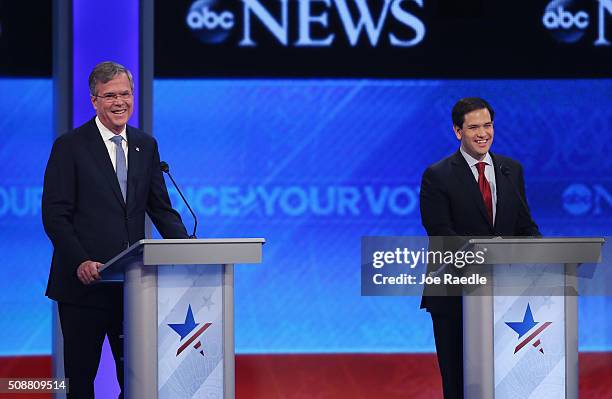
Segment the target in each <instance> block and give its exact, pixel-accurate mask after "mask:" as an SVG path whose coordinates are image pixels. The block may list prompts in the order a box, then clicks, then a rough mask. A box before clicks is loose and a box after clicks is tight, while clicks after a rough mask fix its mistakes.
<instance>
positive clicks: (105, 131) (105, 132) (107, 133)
mask: <svg viewBox="0 0 612 399" xmlns="http://www.w3.org/2000/svg"><path fill="white" fill-rule="evenodd" d="M96 125H97V126H98V130H99V131H100V134H101V135H102V140H104V141H105V142H106V141H109V140H110V139H112V138H113V137H115V136H116V134H115V133H113V132H112V131H111V130H110V129H109V128H107V127H106V126H104V125H103V124H102V122H100V118H98V117H97V116H96ZM119 135H120V136H121V137H123V139H124V140H125V142H126V143H127V134H126V126H124V127H123V130H122V131H121V133H119Z"/></svg>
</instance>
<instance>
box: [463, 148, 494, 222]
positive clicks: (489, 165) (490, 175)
mask: <svg viewBox="0 0 612 399" xmlns="http://www.w3.org/2000/svg"><path fill="white" fill-rule="evenodd" d="M459 151H461V155H463V158H465V161H466V162H467V163H468V165H469V166H470V170H471V171H472V174H473V175H474V179H476V182H478V168H476V164H477V163H478V162H484V163H485V164H486V165H485V170H484V174H485V177H486V178H487V180H488V181H489V186H491V197H492V199H493V223H495V214H496V213H497V184H495V170H494V168H493V158H491V154H489V153H488V152H487V155H485V157H484V159H483V160H482V161H479V160H477V159H476V158H474V157H472V156H471V155H470V154H468V153H467V152H465V151H464V150H463V148H459Z"/></svg>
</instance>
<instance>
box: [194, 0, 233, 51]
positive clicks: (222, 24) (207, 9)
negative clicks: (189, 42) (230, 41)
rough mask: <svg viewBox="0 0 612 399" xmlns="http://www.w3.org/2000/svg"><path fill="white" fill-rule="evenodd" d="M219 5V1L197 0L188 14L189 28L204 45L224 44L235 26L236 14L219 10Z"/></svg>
mask: <svg viewBox="0 0 612 399" xmlns="http://www.w3.org/2000/svg"><path fill="white" fill-rule="evenodd" d="M218 3H219V1H218V0H197V1H195V2H194V3H193V4H192V5H191V7H190V8H189V12H187V17H186V22H187V26H188V27H189V29H190V30H191V31H192V32H193V34H194V35H195V36H196V37H197V38H198V39H200V40H201V41H203V42H204V43H213V44H214V43H221V42H223V41H224V40H225V39H227V37H228V36H229V34H230V32H231V30H232V28H233V27H234V25H235V21H234V14H233V13H232V12H231V11H228V10H222V9H219V7H218Z"/></svg>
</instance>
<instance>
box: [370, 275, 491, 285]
mask: <svg viewBox="0 0 612 399" xmlns="http://www.w3.org/2000/svg"><path fill="white" fill-rule="evenodd" d="M372 281H373V282H374V284H376V285H486V284H487V278H486V277H485V276H481V275H480V274H478V273H476V274H472V275H471V276H461V277H459V276H454V275H452V274H450V273H444V274H442V275H441V276H430V275H427V274H426V273H422V274H420V275H418V276H414V275H410V274H406V273H402V274H400V275H399V276H383V275H382V274H380V273H377V274H374V276H372Z"/></svg>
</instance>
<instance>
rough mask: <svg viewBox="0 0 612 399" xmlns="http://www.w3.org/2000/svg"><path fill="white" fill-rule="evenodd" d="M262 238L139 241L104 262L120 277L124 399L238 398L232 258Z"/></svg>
mask: <svg viewBox="0 0 612 399" xmlns="http://www.w3.org/2000/svg"><path fill="white" fill-rule="evenodd" d="M264 243H265V240H264V239H262V238H232V239H168V240H152V239H146V240H140V241H139V242H137V243H135V244H134V245H132V246H130V247H129V248H127V249H126V250H125V251H123V252H122V253H120V254H119V255H117V256H116V257H115V258H113V259H112V260H110V261H109V262H107V263H106V264H105V265H104V267H103V268H102V269H101V276H102V281H101V283H104V282H116V281H123V282H124V285H123V290H124V362H125V365H124V368H125V397H126V398H127V399H141V398H142V399H145V398H146V399H166V398H168V399H169V398H172V399H178V398H225V399H227V398H234V396H235V392H234V267H233V266H234V264H238V263H260V262H261V259H262V245H263V244H264Z"/></svg>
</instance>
